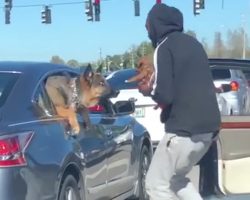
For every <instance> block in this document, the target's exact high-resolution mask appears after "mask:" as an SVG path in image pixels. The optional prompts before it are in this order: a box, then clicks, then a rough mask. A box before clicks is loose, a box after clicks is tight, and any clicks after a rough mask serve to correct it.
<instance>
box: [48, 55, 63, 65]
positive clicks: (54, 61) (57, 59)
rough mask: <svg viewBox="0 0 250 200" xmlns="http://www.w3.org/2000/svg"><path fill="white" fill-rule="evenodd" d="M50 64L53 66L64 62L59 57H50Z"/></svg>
mask: <svg viewBox="0 0 250 200" xmlns="http://www.w3.org/2000/svg"><path fill="white" fill-rule="evenodd" d="M50 62H51V63H54V64H65V62H64V60H63V59H62V58H60V57H59V56H52V57H51V60H50Z"/></svg>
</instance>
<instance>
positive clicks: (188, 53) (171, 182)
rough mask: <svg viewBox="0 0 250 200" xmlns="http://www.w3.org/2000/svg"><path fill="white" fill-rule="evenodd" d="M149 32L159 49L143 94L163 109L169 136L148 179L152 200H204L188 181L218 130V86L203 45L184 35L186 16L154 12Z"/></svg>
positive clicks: (158, 7)
mask: <svg viewBox="0 0 250 200" xmlns="http://www.w3.org/2000/svg"><path fill="white" fill-rule="evenodd" d="M146 27H147V31H148V36H149V38H150V40H151V41H152V45H153V46H154V48H155V52H154V68H155V74H154V79H153V81H152V82H153V84H151V83H149V82H150V81H149V82H147V81H145V80H143V81H141V82H140V83H139V89H140V92H142V93H143V94H144V95H150V96H151V97H152V98H153V100H154V101H155V102H157V103H158V104H159V105H160V107H161V108H162V113H161V121H162V122H163V123H164V124H165V132H166V134H165V136H164V137H163V139H162V140H161V141H160V143H159V145H158V147H157V149H156V151H155V153H154V156H153V159H152V162H151V165H150V167H149V170H148V173H147V177H146V190H147V193H148V195H149V196H150V200H171V199H176V198H177V199H181V200H200V199H202V198H201V196H200V194H199V192H198V191H196V189H195V188H194V186H193V184H192V183H191V182H190V180H189V179H188V178H187V177H186V175H187V173H188V172H189V171H190V170H191V169H192V167H193V166H194V165H195V164H196V163H197V162H198V161H199V160H200V159H201V158H202V157H203V156H204V154H205V153H206V152H207V151H208V149H209V147H210V145H211V144H212V141H213V139H214V138H215V137H216V135H217V133H218V131H219V128H220V122H221V121H220V120H221V119H220V112H219V109H218V104H217V101H216V95H215V87H214V84H213V80H212V75H211V72H210V69H209V65H208V58H207V55H206V53H205V51H204V49H203V47H202V45H201V44H200V43H199V42H198V41H197V40H196V39H195V38H193V37H191V36H189V35H187V34H185V33H183V16H182V13H181V12H180V11H179V10H178V9H176V8H174V7H169V6H167V5H165V4H155V5H154V6H153V8H152V9H151V10H150V12H149V14H148V17H147V22H146Z"/></svg>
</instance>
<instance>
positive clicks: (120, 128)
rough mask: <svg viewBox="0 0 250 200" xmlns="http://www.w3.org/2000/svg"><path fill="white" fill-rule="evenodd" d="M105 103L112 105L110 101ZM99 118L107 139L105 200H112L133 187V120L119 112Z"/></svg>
mask: <svg viewBox="0 0 250 200" xmlns="http://www.w3.org/2000/svg"><path fill="white" fill-rule="evenodd" d="M106 103H108V104H112V103H111V101H108V102H106ZM101 116H102V119H101V121H100V123H101V124H102V126H103V131H104V133H105V135H106V138H107V190H108V191H109V194H108V196H107V199H112V198H114V197H116V196H118V195H120V194H123V193H125V192H127V191H128V190H129V189H131V188H132V186H133V184H132V183H133V174H131V166H132V164H133V158H132V148H133V132H132V126H133V118H131V117H130V116H129V114H125V113H121V112H120V113H116V114H114V113H106V114H102V115H101Z"/></svg>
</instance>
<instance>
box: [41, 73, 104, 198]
mask: <svg viewBox="0 0 250 200" xmlns="http://www.w3.org/2000/svg"><path fill="white" fill-rule="evenodd" d="M56 75H60V76H67V77H69V76H72V77H73V76H77V74H76V73H73V72H66V71H63V72H62V71H58V72H56V73H53V74H50V75H49V76H56ZM45 80H46V78H45ZM40 105H41V107H43V103H40ZM77 116H78V122H79V125H80V133H79V135H77V136H75V139H76V143H77V144H78V145H76V146H77V147H76V148H77V149H75V151H77V152H80V154H79V156H80V159H81V160H82V162H83V163H82V164H83V165H84V168H83V169H82V175H83V177H84V187H85V196H86V198H87V199H100V198H104V197H105V196H106V191H107V190H106V183H107V156H106V148H107V145H106V142H107V140H106V136H105V134H104V131H103V130H104V129H103V126H102V125H101V123H100V120H101V118H98V117H95V118H91V124H92V126H91V127H89V128H87V129H86V128H84V127H83V124H84V123H83V117H82V113H81V112H79V113H78V114H77ZM63 128H64V129H65V130H66V131H67V134H71V128H70V126H69V124H67V121H65V123H64V124H63ZM78 148H79V149H78Z"/></svg>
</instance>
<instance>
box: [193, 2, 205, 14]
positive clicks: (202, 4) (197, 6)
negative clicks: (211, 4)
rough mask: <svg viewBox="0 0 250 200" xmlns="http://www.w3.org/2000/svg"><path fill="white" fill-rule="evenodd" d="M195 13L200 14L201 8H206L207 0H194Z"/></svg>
mask: <svg viewBox="0 0 250 200" xmlns="http://www.w3.org/2000/svg"><path fill="white" fill-rule="evenodd" d="M193 6H194V8H193V9H194V15H199V14H200V10H201V9H204V8H205V0H194V3H193Z"/></svg>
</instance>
